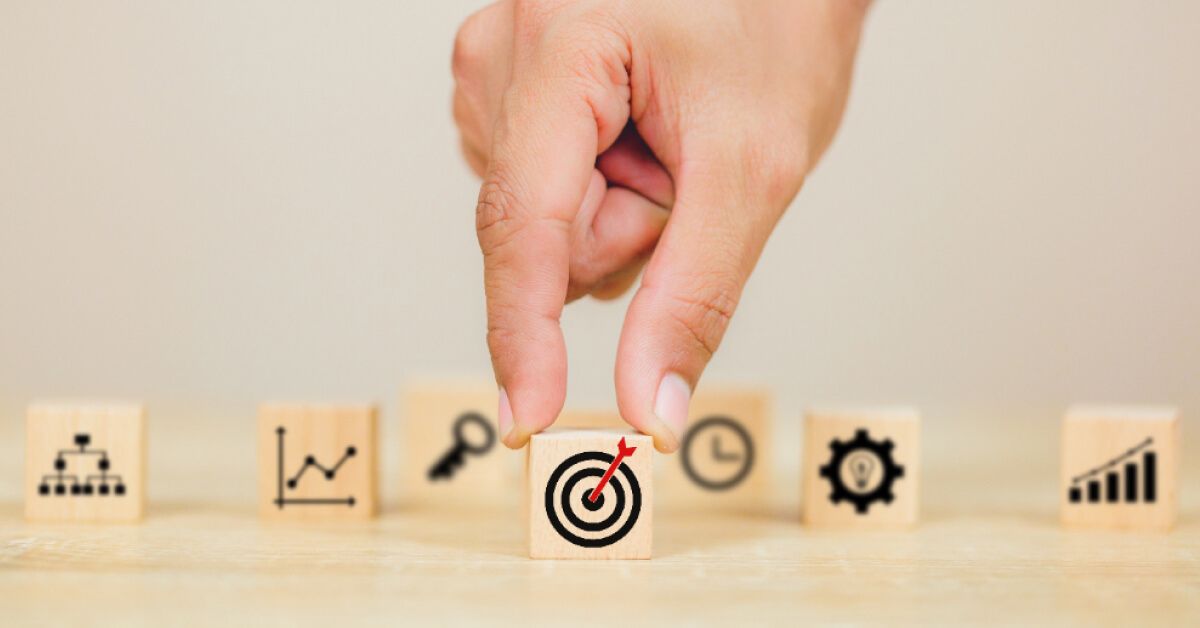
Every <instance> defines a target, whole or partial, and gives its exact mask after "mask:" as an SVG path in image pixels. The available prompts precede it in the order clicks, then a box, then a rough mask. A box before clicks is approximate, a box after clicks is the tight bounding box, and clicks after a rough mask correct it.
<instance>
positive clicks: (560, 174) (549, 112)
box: [476, 38, 628, 447]
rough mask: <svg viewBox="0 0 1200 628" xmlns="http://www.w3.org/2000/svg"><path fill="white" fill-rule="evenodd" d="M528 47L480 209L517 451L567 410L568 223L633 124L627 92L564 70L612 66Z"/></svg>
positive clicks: (498, 359) (540, 45) (497, 363)
mask: <svg viewBox="0 0 1200 628" xmlns="http://www.w3.org/2000/svg"><path fill="white" fill-rule="evenodd" d="M529 41H530V43H528V44H526V45H527V46H528V47H529V49H528V50H521V51H519V52H520V53H521V54H519V55H517V56H518V58H520V59H521V62H520V63H518V64H517V65H515V66H514V68H513V76H512V82H511V84H510V85H509V89H508V90H507V91H506V93H505V95H504V98H503V101H502V103H501V108H500V114H499V119H498V120H497V123H496V127H495V132H494V137H493V143H492V156H491V161H490V163H489V164H488V168H487V171H486V174H485V176H484V182H483V186H482V188H481V189H480V192H479V202H478V206H477V209H476V230H477V234H478V237H479V245H480V248H481V250H482V251H483V259H484V288H485V292H486V294H487V310H488V348H489V350H490V352H491V356H492V366H493V369H494V370H495V374H496V381H497V384H498V385H499V387H500V407H499V411H498V417H499V423H500V426H499V427H500V435H501V438H502V440H503V442H504V443H505V444H506V445H508V446H509V447H520V446H522V445H524V443H525V441H526V440H528V438H529V436H530V435H531V434H534V433H536V432H538V431H541V430H542V429H545V428H546V427H547V426H549V425H550V424H551V423H553V422H554V419H555V418H556V417H557V416H558V413H559V412H560V411H561V410H562V406H563V401H564V399H565V397H566V382H567V355H566V345H565V343H564V341H563V336H562V330H561V328H560V327H559V317H560V316H561V314H562V309H563V304H564V302H565V300H566V295H567V288H568V280H569V268H570V239H571V225H572V221H573V220H574V218H575V216H576V214H577V213H578V212H579V210H580V206H581V204H582V203H583V201H584V195H585V193H586V191H587V188H588V184H589V181H590V180H591V176H592V172H593V169H594V164H595V159H596V155H597V154H598V153H599V152H600V151H601V150H602V149H603V148H604V147H605V146H606V145H607V144H611V143H612V142H613V141H615V140H616V136H617V134H618V133H619V132H620V130H621V128H622V126H623V125H624V120H625V117H627V116H628V107H627V105H626V104H625V103H626V100H625V99H624V98H623V97H622V95H621V93H620V90H619V89H610V88H609V86H607V85H605V84H603V82H601V81H599V80H592V81H580V80H579V79H578V78H577V77H578V76H579V74H578V73H577V72H574V71H567V70H565V69H564V67H563V66H564V65H566V64H581V65H582V64H590V63H595V64H598V65H602V64H605V63H608V62H609V61H610V60H607V59H604V58H602V57H600V55H599V53H597V52H595V51H587V52H584V51H580V49H579V46H578V45H570V47H569V48H568V44H569V42H563V44H562V45H559V44H556V43H555V41H556V40H554V39H547V38H531V39H530V40H529ZM565 50H570V51H572V53H573V54H568V53H566V52H564V51H565ZM598 57H600V58H598ZM617 67H624V66H623V65H621V64H618V65H617ZM571 70H574V68H571ZM594 76H595V75H594Z"/></svg>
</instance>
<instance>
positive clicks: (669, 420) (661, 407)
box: [654, 373, 692, 450]
mask: <svg viewBox="0 0 1200 628" xmlns="http://www.w3.org/2000/svg"><path fill="white" fill-rule="evenodd" d="M691 399H692V387H691V386H689V385H688V383H687V380H685V379H683V377H680V376H679V375H678V374H676V373H667V374H666V375H664V376H663V378H662V381H661V382H659V383H658V393H657V394H656V395H655V397H654V416H656V417H658V420H659V421H660V422H661V423H662V424H663V425H665V426H666V427H667V429H668V430H670V431H671V435H672V436H674V437H675V443H674V446H672V447H670V449H671V450H674V449H675V447H677V446H678V444H679V442H680V440H682V438H683V431H684V429H686V427H687V418H688V403H689V402H690V401H691Z"/></svg>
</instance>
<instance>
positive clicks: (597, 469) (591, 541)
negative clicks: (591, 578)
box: [526, 429, 654, 559]
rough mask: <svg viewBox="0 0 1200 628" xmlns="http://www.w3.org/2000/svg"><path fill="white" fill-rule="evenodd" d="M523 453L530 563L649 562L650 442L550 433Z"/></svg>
mask: <svg viewBox="0 0 1200 628" xmlns="http://www.w3.org/2000/svg"><path fill="white" fill-rule="evenodd" d="M528 449H529V451H528V454H527V456H528V457H527V461H526V469H527V477H528V480H527V484H526V493H527V495H528V499H527V508H528V510H527V512H528V515H529V518H528V519H529V557H530V558H584V559H605V558H650V551H651V541H652V533H651V532H652V529H653V521H652V514H653V510H654V508H653V507H654V490H653V487H652V482H651V475H652V471H653V468H654V465H653V453H654V444H653V442H652V440H651V438H650V437H649V436H645V435H643V434H637V433H634V432H632V431H629V430H561V429H551V430H549V431H546V432H543V433H541V434H536V435H534V436H533V438H531V439H530V441H529V448H528ZM610 472H611V473H610ZM606 477H607V478H608V480H607V481H605V479H604V478H606ZM602 483H603V486H601V484H602ZM597 488H600V492H599V493H595V489H597ZM593 497H594V498H595V499H593Z"/></svg>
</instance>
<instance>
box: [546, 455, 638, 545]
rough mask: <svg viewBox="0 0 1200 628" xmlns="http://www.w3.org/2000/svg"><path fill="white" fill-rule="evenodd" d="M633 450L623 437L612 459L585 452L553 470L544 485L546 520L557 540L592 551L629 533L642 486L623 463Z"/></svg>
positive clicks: (634, 520)
mask: <svg viewBox="0 0 1200 628" xmlns="http://www.w3.org/2000/svg"><path fill="white" fill-rule="evenodd" d="M634 449H636V447H629V448H626V447H625V440H624V439H621V443H620V450H619V453H618V454H617V455H616V456H613V455H612V454H607V453H604V452H600V451H585V452H581V453H578V454H575V455H574V456H571V457H570V458H567V459H566V460H564V461H563V462H562V464H560V465H558V467H556V468H555V469H554V472H553V473H551V474H550V479H549V480H548V481H547V482H546V517H547V518H549V520H550V525H551V526H553V527H554V529H555V531H557V532H558V534H559V536H561V537H562V538H564V539H566V540H567V541H569V542H570V543H572V544H574V545H578V546H579V547H588V548H596V547H607V546H609V545H612V544H613V543H616V542H617V541H620V540H621V539H623V538H625V535H627V534H629V531H630V530H632V529H633V526H634V525H635V524H637V520H638V515H639V514H641V511H642V488H641V486H639V485H638V481H637V478H636V477H634V475H633V471H632V470H631V469H630V468H629V465H627V464H624V463H622V462H621V460H622V459H623V458H624V457H625V456H627V455H629V454H632V453H633V450H634ZM618 476H619V477H618ZM597 489H599V490H598V491H597Z"/></svg>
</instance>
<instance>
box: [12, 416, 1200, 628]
mask: <svg viewBox="0 0 1200 628" xmlns="http://www.w3.org/2000/svg"><path fill="white" fill-rule="evenodd" d="M154 410H155V409H154V408H151V411H152V412H153V411H154ZM252 412H253V408H247V409H246V414H247V415H249V414H251V413H252ZM790 412H791V416H795V414H796V412H795V411H790ZM930 414H932V415H933V417H932V418H931V417H930V416H929V415H930ZM1188 416H1190V415H1188ZM1061 418H1062V408H1059V407H1054V408H1047V409H1046V410H1045V412H1044V413H1042V415H1039V416H1038V417H1037V420H1033V419H1030V420H1024V419H1022V418H1021V417H1020V416H1011V415H998V416H995V417H986V418H984V417H967V418H966V419H963V417H961V416H952V415H947V414H939V413H938V410H937V409H936V408H934V409H933V410H932V411H928V412H926V415H925V416H924V417H923V419H924V421H925V433H924V434H923V437H924V442H923V443H922V445H923V451H924V454H923V457H924V459H923V461H922V462H923V467H924V470H923V473H922V476H923V477H922V481H923V486H922V493H923V496H922V500H923V507H922V516H921V522H920V523H919V524H918V525H917V526H916V527H915V528H913V529H911V530H904V531H890V530H884V531H869V532H850V531H842V530H827V529H813V528H807V527H804V526H802V525H800V524H799V507H798V506H799V503H798V495H799V490H798V488H799V486H798V484H799V480H798V478H799V474H798V470H799V468H798V467H791V468H789V467H788V466H787V465H785V464H784V463H790V464H794V463H795V462H796V459H795V458H791V457H784V456H782V455H780V456H779V458H778V459H777V463H776V464H777V465H778V467H777V469H776V474H775V477H774V478H773V481H772V483H771V484H772V486H773V487H776V489H777V490H773V492H772V494H771V503H772V507H771V508H770V509H768V511H767V512H765V513H763V514H761V515H754V516H745V515H741V516H739V515H735V514H713V513H709V514H704V515H698V514H684V513H672V512H663V511H656V512H655V518H654V558H652V559H651V560H648V561H534V560H530V559H529V558H527V547H526V529H525V525H524V523H523V521H522V514H521V512H520V509H519V508H518V507H517V506H516V505H513V506H512V507H505V508H496V509H493V508H489V509H479V510H477V511H475V512H469V513H468V512H458V513H450V512H435V511H424V510H413V509H404V508H398V507H397V506H396V501H395V500H394V499H392V500H391V501H390V503H391V506H389V507H387V508H385V509H384V511H383V513H382V515H381V516H380V517H379V518H377V519H375V520H370V521H329V522H323V521H308V522H302V523H300V522H273V521H272V522H268V521H262V520H260V519H259V518H258V517H257V500H256V498H255V495H254V493H255V491H254V490H253V488H254V482H253V481H252V478H253V477H254V474H255V465H254V460H255V453H256V448H255V447H254V446H253V436H252V435H253V424H252V421H247V420H246V417H245V416H242V417H241V418H240V419H237V420H235V418H233V417H231V418H229V419H225V420H220V421H215V420H214V421H210V422H208V423H204V422H197V423H195V424H184V423H179V422H176V423H171V424H163V423H161V422H157V421H156V422H155V424H154V425H155V426H158V428H157V429H152V431H151V443H152V450H151V451H152V455H151V462H152V463H153V471H154V473H153V474H151V475H150V479H151V485H150V502H149V505H148V509H147V513H146V517H145V519H144V521H143V523H141V524H138V525H94V524H93V525H81V524H46V523H28V522H25V521H23V520H22V517H21V505H20V504H21V494H20V491H19V488H20V486H21V484H20V482H19V480H18V478H20V477H21V458H22V457H21V445H22V444H23V440H22V438H21V434H22V433H23V427H22V421H20V420H19V417H18V419H17V420H12V421H6V422H0V453H2V454H3V455H0V609H2V610H0V624H3V625H12V626H21V625H31V624H33V625H102V624H103V625H115V624H120V625H131V626H154V627H160V626H163V625H179V624H188V625H205V624H210V625H211V624H222V625H238V624H247V623H254V624H255V625H258V626H294V625H302V626H325V627H327V626H329V625H344V624H350V623H354V624H366V625H388V626H391V625H396V624H397V623H403V624H412V625H446V624H456V623H457V624H461V623H467V622H472V623H484V622H487V623H490V624H498V625H520V626H531V625H551V624H553V625H563V624H572V625H580V626H586V625H600V624H605V625H611V624H612V623H614V622H618V621H619V622H622V623H627V624H650V623H670V624H672V625H673V624H678V623H688V624H693V625H705V624H706V625H725V626H728V625H743V624H745V623H747V622H758V623H760V624H775V625H789V626H794V625H798V624H801V623H816V624H829V623H839V624H861V623H889V624H918V623H935V624H956V625H962V624H978V623H988V624H995V623H1005V624H1010V625H1015V624H1024V625H1047V624H1056V623H1057V624H1071V625H1081V624H1083V625H1195V624H1196V623H1197V618H1200V493H1198V492H1197V491H1195V490H1184V491H1182V492H1181V493H1180V498H1181V505H1180V508H1181V510H1180V515H1179V522H1178V525H1177V526H1176V527H1175V528H1174V529H1173V530H1172V531H1171V532H1169V533H1145V532H1115V531H1106V530H1068V529H1065V528H1063V527H1062V526H1060V525H1059V522H1058V494H1059V476H1058V473H1059V460H1058V453H1059V452H1058V449H1057V447H1058V442H1059V440H1058V439H1059V430H1060V429H1061ZM1184 418H1185V421H1186V420H1188V419H1187V416H1185V417H1184ZM164 425H165V426H164ZM1184 435H1185V437H1187V438H1189V439H1191V440H1189V441H1188V443H1187V444H1188V445H1189V446H1188V447H1185V448H1184V450H1185V451H1194V450H1197V449H1196V448H1197V447H1200V438H1197V436H1200V430H1193V429H1188V428H1187V427H1186V426H1185V429H1184ZM398 442H399V439H398V438H397V440H396V443H398ZM787 446H788V447H792V446H793V445H791V444H790V443H788V444H787ZM783 450H784V449H782V448H781V451H783ZM193 452H194V453H193ZM216 454H221V455H224V456H225V457H224V458H222V462H221V464H218V465H212V464H211V463H210V462H208V461H210V460H211V459H212V457H213V456H214V455H216ZM511 455H514V456H517V455H519V454H518V453H516V452H511ZM1194 458H1195V457H1192V458H1185V459H1183V461H1182V462H1183V471H1182V473H1183V475H1182V476H1181V485H1182V486H1183V488H1184V489H1188V488H1189V487H1195V486H1196V485H1197V482H1198V481H1200V464H1198V462H1200V461H1197V460H1195V459H1194ZM202 464H208V466H206V467H204V470H205V472H204V473H203V474H200V473H197V472H196V471H195V469H196V468H197V466H198V465H202ZM3 478H9V480H8V481H3ZM510 490H512V491H513V492H514V493H517V492H519V490H520V487H519V485H517V486H512V487H510ZM393 495H394V493H393ZM627 618H631V619H627Z"/></svg>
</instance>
